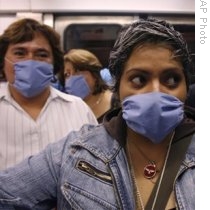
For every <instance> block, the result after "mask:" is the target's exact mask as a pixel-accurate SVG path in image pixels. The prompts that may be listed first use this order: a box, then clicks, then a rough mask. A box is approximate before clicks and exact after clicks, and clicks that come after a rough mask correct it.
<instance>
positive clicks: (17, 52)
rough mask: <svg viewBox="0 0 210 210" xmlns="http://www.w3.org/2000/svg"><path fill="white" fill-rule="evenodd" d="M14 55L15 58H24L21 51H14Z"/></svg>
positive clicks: (23, 53)
mask: <svg viewBox="0 0 210 210" xmlns="http://www.w3.org/2000/svg"><path fill="white" fill-rule="evenodd" d="M14 55H15V56H24V55H25V52H24V51H22V50H18V51H15V52H14Z"/></svg>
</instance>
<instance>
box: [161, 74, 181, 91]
mask: <svg viewBox="0 0 210 210" xmlns="http://www.w3.org/2000/svg"><path fill="white" fill-rule="evenodd" d="M179 81H180V77H179V76H178V75H174V76H170V77H167V78H166V79H165V82H164V83H165V84H166V85H167V86H169V87H172V88H173V87H176V86H177V85H178V83H179Z"/></svg>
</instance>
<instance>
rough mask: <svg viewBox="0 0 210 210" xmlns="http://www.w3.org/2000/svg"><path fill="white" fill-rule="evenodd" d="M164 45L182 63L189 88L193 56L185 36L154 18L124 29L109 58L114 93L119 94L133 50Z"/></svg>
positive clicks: (129, 25)
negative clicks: (126, 64) (152, 45)
mask: <svg viewBox="0 0 210 210" xmlns="http://www.w3.org/2000/svg"><path fill="white" fill-rule="evenodd" d="M150 43H151V44H159V43H161V44H163V45H164V46H166V47H169V48H170V49H171V50H172V52H173V54H174V56H175V57H176V58H177V59H178V60H179V61H180V62H181V63H182V65H183V71H184V75H185V79H186V84H187V88H188V86H189V83H190V73H191V72H192V68H193V65H192V61H191V55H190V53H189V51H188V47H187V43H186V41H185V40H184V38H183V36H182V35H181V34H180V33H179V32H178V31H176V30H175V29H174V27H173V26H172V25H170V24H169V23H167V22H166V21H163V20H157V19H154V18H148V19H146V20H145V19H140V20H138V21H136V22H133V23H131V24H128V25H125V26H124V27H122V29H121V31H120V32H119V35H118V37H117V39H116V42H115V44H114V47H113V49H112V51H111V53H110V57H109V69H110V73H111V74H112V76H113V78H114V79H115V86H114V88H113V91H114V92H118V90H119V84H120V79H121V76H122V73H123V69H124V65H125V63H126V62H127V60H128V59H129V57H130V55H131V53H132V51H133V49H135V48H137V47H141V46H144V45H145V44H150Z"/></svg>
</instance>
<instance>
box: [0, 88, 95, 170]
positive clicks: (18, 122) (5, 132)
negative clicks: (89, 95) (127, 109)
mask: <svg viewBox="0 0 210 210" xmlns="http://www.w3.org/2000/svg"><path fill="white" fill-rule="evenodd" d="M86 123H89V124H97V120H96V118H95V116H94V114H93V113H92V111H91V110H90V108H89V107H88V106H87V105H86V103H85V102H83V100H82V99H80V98H78V97H75V96H72V95H68V94H65V93H62V92H60V91H58V90H56V89H54V88H52V87H51V94H50V96H49V98H48V100H47V102H46V104H45V106H44V107H43V109H42V111H41V113H40V115H39V116H38V118H37V119H36V121H35V120H34V119H32V118H31V117H30V116H29V115H28V114H27V112H25V111H24V110H23V109H22V108H21V107H20V105H19V104H17V103H16V101H14V99H13V98H12V97H11V95H10V93H9V90H8V87H4V88H0V170H2V169H5V168H8V167H10V166H13V165H15V164H17V163H19V162H20V161H22V160H23V159H24V158H26V157H28V156H30V155H32V154H36V153H38V152H39V151H40V150H42V149H43V148H44V147H45V146H46V145H47V144H49V143H52V142H55V141H58V140H60V139H61V138H63V137H64V136H66V135H67V134H68V133H69V132H70V131H72V130H79V128H81V126H82V125H83V124H86Z"/></svg>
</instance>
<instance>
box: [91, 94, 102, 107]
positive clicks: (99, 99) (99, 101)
mask: <svg viewBox="0 0 210 210" xmlns="http://www.w3.org/2000/svg"><path fill="white" fill-rule="evenodd" d="M102 98H103V94H101V95H100V97H99V98H98V100H97V101H96V102H95V103H94V104H93V105H92V106H91V108H94V107H95V106H97V105H98V104H100V103H101V101H102Z"/></svg>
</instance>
